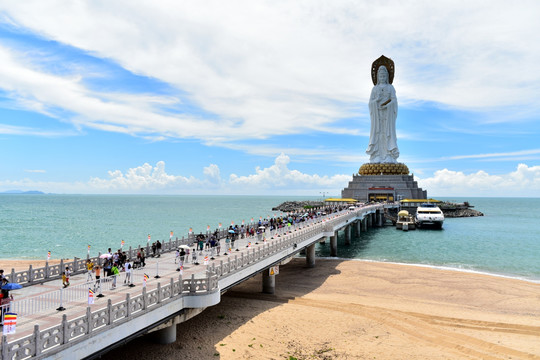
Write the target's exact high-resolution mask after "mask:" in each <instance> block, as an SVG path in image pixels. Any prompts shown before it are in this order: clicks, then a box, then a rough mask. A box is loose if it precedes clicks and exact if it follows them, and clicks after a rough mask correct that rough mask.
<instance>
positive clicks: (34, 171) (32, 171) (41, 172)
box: [24, 169, 47, 174]
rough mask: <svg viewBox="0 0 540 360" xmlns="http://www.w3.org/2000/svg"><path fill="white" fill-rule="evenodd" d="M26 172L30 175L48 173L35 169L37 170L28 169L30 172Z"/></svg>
mask: <svg viewBox="0 0 540 360" xmlns="http://www.w3.org/2000/svg"><path fill="white" fill-rule="evenodd" d="M24 171H25V172H29V173H38V174H44V173H46V172H47V171H45V170H42V169H35V170H31V169H28V170H24Z"/></svg>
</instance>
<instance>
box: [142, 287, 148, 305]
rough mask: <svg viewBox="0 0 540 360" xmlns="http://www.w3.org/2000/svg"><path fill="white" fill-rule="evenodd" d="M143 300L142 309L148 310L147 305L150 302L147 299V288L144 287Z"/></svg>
mask: <svg viewBox="0 0 540 360" xmlns="http://www.w3.org/2000/svg"><path fill="white" fill-rule="evenodd" d="M142 299H143V304H142V309H143V310H146V303H147V302H148V299H147V298H146V288H145V287H143V289H142Z"/></svg>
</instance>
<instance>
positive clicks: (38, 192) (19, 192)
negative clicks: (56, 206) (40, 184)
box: [0, 190, 45, 195]
mask: <svg viewBox="0 0 540 360" xmlns="http://www.w3.org/2000/svg"><path fill="white" fill-rule="evenodd" d="M0 194H30V195H34V194H45V193H44V192H42V191H37V190H30V191H22V190H8V191H4V192H2V193H0Z"/></svg>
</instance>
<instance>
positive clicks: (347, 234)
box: [345, 225, 351, 245]
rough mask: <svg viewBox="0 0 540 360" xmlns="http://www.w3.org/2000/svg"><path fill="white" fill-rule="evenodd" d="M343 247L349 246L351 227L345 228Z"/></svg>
mask: <svg viewBox="0 0 540 360" xmlns="http://www.w3.org/2000/svg"><path fill="white" fill-rule="evenodd" d="M345 245H351V226H350V225H347V226H345Z"/></svg>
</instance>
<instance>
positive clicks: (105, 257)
mask: <svg viewBox="0 0 540 360" xmlns="http://www.w3.org/2000/svg"><path fill="white" fill-rule="evenodd" d="M99 257H100V258H101V259H108V258H111V257H112V255H111V254H101V255H99Z"/></svg>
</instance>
